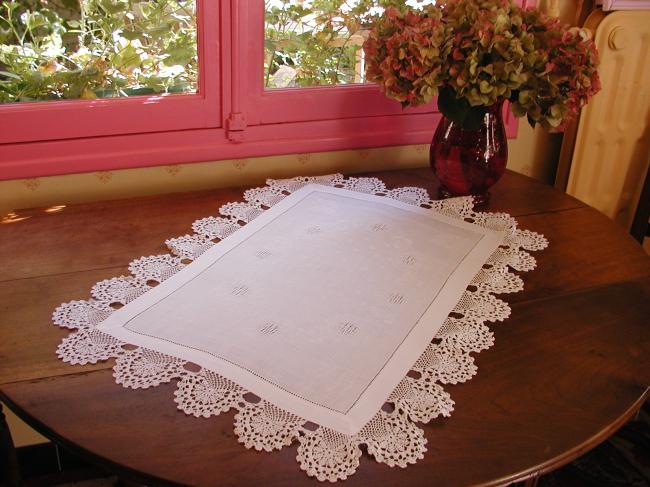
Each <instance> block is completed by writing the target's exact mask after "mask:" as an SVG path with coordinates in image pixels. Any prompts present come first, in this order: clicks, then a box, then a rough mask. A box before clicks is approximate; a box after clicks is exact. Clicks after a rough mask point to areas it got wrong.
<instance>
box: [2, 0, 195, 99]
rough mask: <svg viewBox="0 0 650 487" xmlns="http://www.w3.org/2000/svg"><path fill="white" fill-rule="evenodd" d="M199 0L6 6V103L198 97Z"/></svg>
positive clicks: (70, 0) (31, 0) (64, 0)
mask: <svg viewBox="0 0 650 487" xmlns="http://www.w3.org/2000/svg"><path fill="white" fill-rule="evenodd" d="M197 72H198V58H197V49H196V15H195V2H194V0H151V1H143V0H82V1H81V2H79V1H78V0H51V1H49V2H41V1H39V0H21V1H19V2H18V1H2V2H0V103H1V102H4V103H6V102H19V101H38V100H65V99H78V98H85V99H92V98H97V97H121V96H129V95H135V94H154V93H156V94H159V93H173V92H188V91H189V92H193V91H196V87H197Z"/></svg>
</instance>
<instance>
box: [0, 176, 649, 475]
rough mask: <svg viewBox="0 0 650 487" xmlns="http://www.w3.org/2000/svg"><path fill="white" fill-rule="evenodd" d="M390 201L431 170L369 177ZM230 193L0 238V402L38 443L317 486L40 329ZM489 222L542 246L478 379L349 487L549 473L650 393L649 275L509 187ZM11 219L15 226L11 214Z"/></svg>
mask: <svg viewBox="0 0 650 487" xmlns="http://www.w3.org/2000/svg"><path fill="white" fill-rule="evenodd" d="M373 175H374V176H378V177H380V178H381V179H382V180H383V181H385V182H386V184H387V186H389V187H398V186H420V187H424V188H426V189H428V190H429V191H430V192H431V194H436V183H435V180H434V179H433V176H432V175H431V173H430V171H428V170H426V169H422V170H408V171H392V172H385V173H377V174H373ZM244 189H245V188H239V189H230V190H215V191H207V192H197V193H186V194H176V195H166V196H157V197H148V198H138V199H132V200H122V201H114V202H103V203H96V204H87V205H75V206H71V207H67V208H65V209H64V210H63V211H61V212H58V213H53V214H48V213H45V212H44V211H30V212H27V213H24V215H26V216H31V217H30V218H28V219H26V220H23V221H20V222H17V223H14V224H9V225H2V226H1V227H0V259H1V262H2V266H1V268H0V360H1V362H0V363H1V364H2V366H1V367H0V395H1V397H2V399H3V400H4V401H5V402H6V403H7V404H8V405H9V406H10V407H11V408H12V409H13V410H14V411H15V412H16V413H17V414H18V415H19V416H21V417H22V418H23V419H25V420H26V421H27V422H28V423H30V424H32V425H33V426H35V427H36V428H37V429H38V430H39V431H41V432H43V433H44V434H45V435H46V436H49V437H50V438H53V439H55V440H57V441H59V442H61V443H62V444H64V445H67V446H69V447H71V448H73V449H75V451H77V452H79V453H80V454H82V455H84V456H86V457H87V458H89V459H91V460H92V461H94V462H96V463H98V464H101V465H106V466H109V467H111V468H113V469H115V470H116V471H117V472H120V473H121V474H122V475H125V476H127V477H131V478H133V479H136V480H137V479H140V480H147V481H148V483H149V484H155V483H162V482H171V483H182V484H190V485H224V486H257V485H265V486H285V485H292V486H293V485H306V486H309V485H311V486H315V485H317V484H318V482H317V481H316V480H314V479H311V478H308V477H307V476H306V475H305V474H304V473H303V472H302V471H300V469H299V467H298V464H297V462H296V460H295V456H296V449H295V445H292V446H291V447H285V448H284V449H283V450H282V451H280V452H274V453H259V452H255V451H250V450H246V449H245V448H244V447H243V445H241V444H239V443H238V442H237V439H236V437H235V436H234V433H233V413H232V412H231V413H229V414H222V415H221V416H218V417H213V418H210V419H196V418H193V417H187V416H185V415H184V414H183V413H181V412H179V411H177V410H176V408H175V405H174V403H173V390H174V387H175V385H174V384H167V385H162V386H159V387H156V388H154V389H150V390H128V389H123V388H122V387H120V386H118V385H116V384H115V382H114V380H113V377H112V374H111V370H110V368H111V367H112V361H111V362H107V363H102V364H97V365H95V366H83V367H82V366H70V365H67V364H64V363H63V362H60V361H59V360H58V359H57V357H56V355H55V353H54V352H55V349H56V346H57V345H58V343H59V342H60V340H61V339H62V338H63V337H64V336H66V334H67V331H66V330H62V329H59V328H57V327H55V326H53V325H52V324H51V318H50V317H51V313H52V311H53V310H54V308H55V307H56V306H58V305H59V304H61V303H62V302H66V301H70V300H72V299H87V298H88V297H89V290H90V287H91V286H92V285H93V284H94V283H96V282H97V281H99V280H102V279H105V278H110V277H114V276H117V275H120V274H128V270H127V265H128V263H129V262H130V261H131V260H133V259H134V258H137V257H140V256H142V255H151V254H156V253H162V252H165V251H166V247H165V246H164V243H163V242H164V240H165V239H167V238H169V237H172V236H179V235H184V234H186V233H191V228H190V225H191V223H192V222H193V221H194V220H195V219H197V218H201V217H204V216H209V215H216V214H217V213H218V209H219V207H220V206H221V205H222V204H224V203H226V202H228V201H242V200H243V197H242V194H243V190H244ZM488 210H489V211H507V212H508V213H510V214H511V215H513V216H515V217H517V220H518V221H519V225H520V227H521V228H528V229H531V230H534V231H537V232H540V233H543V234H544V235H545V236H546V237H547V238H548V239H549V240H550V246H549V248H548V249H546V250H544V251H541V252H535V253H534V255H535V257H536V259H537V262H538V268H537V269H535V270H534V271H531V272H528V273H523V274H522V278H523V279H524V282H525V291H524V292H522V293H518V294H514V295H502V296H501V298H502V299H505V300H506V301H508V302H509V303H511V307H512V315H511V317H510V318H509V319H508V320H506V321H505V322H504V323H498V324H494V325H491V328H492V329H493V330H494V332H495V338H496V343H495V345H494V347H492V348H491V349H490V350H487V351H484V352H482V353H480V354H478V355H475V358H476V363H477V365H478V370H479V371H478V375H477V376H476V377H474V378H473V379H472V380H470V381H469V382H467V383H465V384H461V385H455V386H445V389H446V390H447V391H448V392H449V393H450V394H451V395H452V398H453V399H454V401H455V402H456V406H455V411H454V412H453V414H452V416H451V417H450V418H446V419H437V420H434V421H432V422H431V423H429V424H427V425H423V429H424V431H425V434H426V436H427V438H428V445H427V448H428V452H427V453H426V454H425V457H424V459H423V460H421V461H419V462H418V463H417V464H415V465H410V466H409V467H408V468H406V469H400V468H389V467H387V466H386V465H383V464H378V463H376V462H375V461H374V460H373V459H372V458H369V457H367V455H364V458H362V460H361V465H360V466H359V468H358V470H357V473H356V474H355V475H353V476H352V477H350V478H349V479H348V480H346V481H345V482H344V484H343V485H348V486H367V485H376V486H381V485H386V486H395V485H400V486H415V485H438V486H443V485H468V484H502V483H508V482H510V481H513V480H522V479H526V478H529V477H534V476H536V475H538V474H540V473H543V472H545V471H549V470H551V469H554V468H557V467H559V466H561V465H562V464H564V463H567V462H569V461H571V460H572V459H573V458H575V457H576V456H578V455H580V454H582V453H584V452H585V451H587V450H589V449H590V448H593V447H594V446H596V445H597V444H598V443H600V442H601V441H603V440H604V439H605V438H606V437H607V436H608V435H610V434H611V433H613V432H614V431H615V430H616V429H617V428H618V427H619V426H621V425H622V424H623V422H624V421H625V420H626V419H627V418H629V417H630V416H632V415H633V414H634V413H635V411H636V410H637V409H638V407H639V406H640V405H641V404H642V403H643V401H644V399H645V397H646V394H647V387H648V385H650V326H649V325H650V318H649V317H650V259H649V258H648V257H647V255H645V253H644V252H643V251H642V249H641V247H640V246H639V245H638V243H636V242H635V241H634V240H633V239H632V238H631V237H630V236H629V235H627V234H626V233H625V232H624V231H623V229H621V228H619V227H617V226H616V225H615V224H614V223H612V222H611V221H610V220H608V219H607V218H606V217H604V216H602V215H601V214H599V213H597V212H596V211H595V210H593V209H591V208H589V207H587V206H585V205H584V204H582V203H580V202H579V201H577V200H575V199H573V198H571V197H569V196H566V195H564V194H563V193H560V192H558V191H556V190H554V189H552V188H550V187H548V186H546V185H544V184H541V183H538V182H535V181H533V180H531V179H529V178H526V177H524V176H519V175H517V174H514V173H511V172H508V173H506V175H505V176H504V178H503V180H502V181H501V182H499V184H497V186H496V187H495V188H494V191H493V199H492V202H491V204H490V207H489V208H488ZM21 214H22V213H21Z"/></svg>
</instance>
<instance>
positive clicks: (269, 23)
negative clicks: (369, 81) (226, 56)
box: [264, 0, 435, 89]
mask: <svg viewBox="0 0 650 487" xmlns="http://www.w3.org/2000/svg"><path fill="white" fill-rule="evenodd" d="M390 4H393V5H399V4H401V5H404V4H405V5H408V6H410V7H414V8H423V7H424V6H425V5H430V4H435V0H265V7H266V10H265V13H266V15H265V18H266V25H265V45H264V86H265V87H266V88H267V89H273V88H290V87H303V86H317V85H338V84H350V83H364V82H365V66H364V57H363V49H362V45H363V42H364V40H365V39H366V37H367V34H368V28H369V26H370V23H371V20H372V18H373V16H375V15H381V14H382V13H383V11H384V8H383V6H385V5H390Z"/></svg>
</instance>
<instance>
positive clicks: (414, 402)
mask: <svg viewBox="0 0 650 487" xmlns="http://www.w3.org/2000/svg"><path fill="white" fill-rule="evenodd" d="M306 184H324V185H329V186H334V187H339V188H345V189H349V190H352V191H360V192H364V193H368V194H374V195H379V196H384V197H387V198H394V199H397V200H399V201H402V202H405V203H409V204H412V205H416V206H420V207H423V208H428V209H430V210H431V211H435V212H438V213H440V214H443V215H446V216H448V217H452V218H457V219H460V220H464V221H468V222H471V223H474V224H476V225H479V226H482V227H486V228H490V229H493V230H500V231H503V232H504V238H503V242H502V244H501V246H500V247H499V248H498V249H497V250H496V251H495V252H494V254H493V255H492V256H491V257H490V258H489V259H488V261H487V263H486V265H485V266H484V267H483V268H482V269H481V270H480V271H479V272H478V273H477V275H476V276H475V277H474V279H473V280H472V282H471V284H470V286H469V287H468V290H467V291H466V292H465V293H464V295H463V296H462V297H461V299H460V300H459V302H458V304H457V305H456V307H455V308H454V311H453V312H452V313H450V315H449V317H448V318H447V320H446V321H445V322H444V324H443V326H442V327H441V329H440V330H439V332H438V333H437V335H436V337H435V339H434V340H433V341H432V342H431V343H430V344H429V346H428V347H427V349H426V350H425V352H424V353H423V354H422V355H421V356H420V358H419V359H418V360H417V361H416V363H415V364H413V367H412V372H410V373H409V375H407V376H406V377H404V379H403V380H402V381H401V382H400V383H399V384H398V386H397V387H396V388H395V390H394V391H393V392H392V393H391V395H390V396H389V397H388V398H387V399H386V405H385V407H384V408H382V409H381V410H380V411H378V412H377V414H376V415H375V416H374V417H373V418H372V419H371V420H370V421H369V422H368V423H367V424H366V425H365V426H364V427H363V428H362V429H361V431H359V432H358V433H357V434H355V435H344V434H341V433H339V432H336V431H334V430H331V429H328V428H325V427H322V426H321V427H319V426H317V425H313V424H311V423H308V422H307V421H306V420H304V419H302V418H299V417H297V416H295V415H293V414H291V413H288V412H286V411H283V410H281V409H280V408H278V407H276V406H274V405H273V404H271V403H270V402H268V401H265V400H264V399H263V398H262V399H260V398H256V397H254V396H252V395H251V394H249V393H248V391H246V390H245V389H243V388H242V387H240V386H239V385H237V384H236V383H234V382H232V381H230V380H228V379H226V378H225V377H222V376H220V375H219V374H217V373H215V372H212V371H210V370H207V369H201V370H199V371H191V370H189V369H188V368H187V362H185V361H183V360H180V359H178V358H175V357H171V356H167V355H163V354H161V353H158V352H155V351H153V350H148V349H144V348H132V347H129V348H126V345H127V344H125V343H122V342H120V341H119V340H117V339H115V338H113V337H111V336H109V335H107V334H105V333H102V332H101V331H99V330H97V329H96V328H95V326H96V325H97V324H98V323H99V322H101V321H102V320H104V319H106V318H107V317H108V316H109V315H110V313H111V312H112V311H113V307H115V306H116V304H121V305H126V304H127V303H128V302H130V301H132V300H133V299H135V298H136V297H138V296H139V295H141V294H143V293H145V292H146V291H147V290H148V289H150V285H149V283H150V282H152V281H154V282H155V283H159V282H161V281H163V280H165V279H167V278H168V277H170V276H171V275H173V274H174V273H175V272H177V271H178V270H180V269H181V268H183V267H184V266H185V265H187V263H188V262H189V261H192V260H193V259H195V258H196V257H198V256H199V255H201V253H203V252H204V251H205V250H207V249H208V248H210V247H211V246H212V245H215V242H216V241H218V240H221V239H223V238H225V237H227V236H228V235H230V234H231V233H233V232H235V231H236V230H237V229H238V228H240V227H241V226H242V225H245V224H246V223H247V222H249V221H251V220H252V219H254V218H255V217H257V216H258V215H260V214H262V212H263V211H265V210H266V209H268V208H270V207H271V206H273V205H274V204H276V203H277V202H279V201H281V200H282V199H283V198H284V197H286V196H287V195H288V194H291V193H292V192H293V191H295V190H297V189H299V188H301V187H302V186H304V185H306ZM244 199H245V202H233V203H227V204H225V205H223V206H222V207H221V208H220V215H221V216H218V217H207V218H202V219H199V220H197V221H195V222H194V223H193V224H192V229H193V231H194V233H193V234H191V235H184V236H181V237H178V238H172V239H169V240H167V241H166V242H165V243H166V244H167V246H168V247H169V249H170V250H171V253H169V254H162V255H154V256H148V257H141V258H139V259H136V260H134V261H133V262H131V264H130V265H129V271H130V272H131V274H132V275H131V276H119V277H114V278H112V279H106V280H103V281H101V282H98V283H97V284H95V286H93V288H92V289H91V294H92V299H89V300H85V301H70V302H68V303H64V304H62V305H61V306H59V307H58V308H57V309H56V310H55V311H54V313H53V316H52V319H53V322H54V324H56V325H58V326H61V327H64V328H69V329H74V330H76V331H75V332H74V333H71V334H70V335H69V336H68V337H66V338H65V339H63V341H62V342H61V344H60V345H59V347H58V349H57V355H58V356H59V358H60V359H61V360H63V361H65V362H68V363H70V364H94V363H97V362H99V361H105V360H108V359H116V360H115V365H114V367H113V376H114V378H115V381H116V382H117V383H118V384H121V385H122V386H124V387H128V388H133V389H146V388H149V387H155V386H157V385H159V384H162V383H165V382H170V381H172V380H177V381H178V382H177V388H176V391H175V392H174V401H175V402H176V405H177V407H178V409H180V410H181V411H183V412H185V413H186V414H188V415H193V416H196V417H204V418H208V417H210V416H214V415H218V414H220V413H223V412H227V411H229V410H231V409H235V410H236V411H237V413H236V414H235V420H234V421H235V424H234V431H235V434H236V435H237V438H238V440H239V442H241V443H243V444H244V446H245V447H246V448H255V449H256V450H258V451H262V450H264V451H269V452H270V451H273V450H279V449H281V448H283V447H284V446H287V445H290V444H292V443H293V442H294V441H297V442H298V450H297V457H296V459H297V461H298V463H299V464H300V468H301V469H302V470H304V471H305V472H306V473H307V474H308V475H309V476H313V477H316V478H317V479H318V480H321V481H325V480H328V481H330V482H335V481H338V480H344V479H346V478H347V477H348V476H350V475H352V474H354V472H355V471H356V469H357V467H358V466H359V458H360V457H361V450H360V448H359V446H360V445H362V444H363V445H365V446H366V448H367V451H368V453H369V454H370V455H372V456H373V457H374V458H375V460H376V461H378V462H381V463H385V464H387V465H389V466H391V467H393V466H399V467H406V466H407V465H408V464H411V463H415V462H416V461H417V460H418V459H421V458H423V456H424V453H425V452H426V443H427V440H426V438H425V437H424V432H423V430H422V429H421V428H419V427H418V426H417V425H416V423H417V422H420V423H427V422H429V421H431V420H432V419H434V418H437V417H439V416H444V417H448V416H450V414H451V412H452V411H453V406H454V402H453V401H452V399H451V397H450V395H449V394H448V393H447V392H446V391H445V390H444V388H443V387H442V385H443V384H457V383H461V382H465V381H467V380H469V379H471V378H472V377H473V376H474V375H475V374H476V373H477V367H476V365H475V364H474V358H473V356H472V355H471V354H472V353H479V352H481V351H483V350H486V349H488V348H490V347H491V346H492V345H493V344H494V336H493V333H492V332H491V331H490V329H489V328H488V327H487V326H486V325H485V322H486V321H490V322H497V321H503V320H504V319H506V318H507V317H508V316H509V315H510V307H509V306H508V304H507V303H505V302H504V301H502V300H500V299H498V298H496V297H495V296H494V295H495V294H502V293H515V292H519V291H521V290H523V281H522V280H521V278H520V277H519V276H518V275H516V274H514V273H513V272H511V269H512V270H516V271H528V270H532V269H533V268H534V267H535V259H534V257H532V256H531V255H530V254H529V253H528V251H533V250H541V249H543V248H545V247H546V246H547V245H548V242H547V240H546V239H545V238H544V237H543V236H542V235H540V234H538V233H535V232H531V231H528V230H519V229H518V228H517V222H516V221H515V219H514V218H512V217H511V216H510V215H508V214H506V213H485V212H477V211H474V209H473V200H472V198H471V197H461V198H452V199H448V200H432V199H431V198H430V197H429V195H428V193H427V191H426V190H424V189H422V188H417V187H402V188H397V189H392V190H389V189H387V188H386V186H385V185H384V183H383V182H382V181H381V180H380V179H377V178H352V177H351V178H344V177H343V176H342V175H340V174H334V175H328V176H320V177H297V178H292V179H282V180H272V179H269V180H268V181H267V185H266V186H263V187H260V188H254V189H249V190H248V191H246V192H245V193H244ZM470 288H471V289H470Z"/></svg>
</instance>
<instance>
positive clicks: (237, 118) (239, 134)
mask: <svg viewBox="0 0 650 487" xmlns="http://www.w3.org/2000/svg"><path fill="white" fill-rule="evenodd" d="M226 130H227V131H228V140H230V141H231V142H243V140H244V130H246V118H245V117H244V114H243V113H241V112H233V113H231V114H230V116H229V117H228V120H226Z"/></svg>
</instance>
